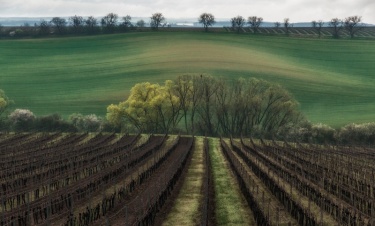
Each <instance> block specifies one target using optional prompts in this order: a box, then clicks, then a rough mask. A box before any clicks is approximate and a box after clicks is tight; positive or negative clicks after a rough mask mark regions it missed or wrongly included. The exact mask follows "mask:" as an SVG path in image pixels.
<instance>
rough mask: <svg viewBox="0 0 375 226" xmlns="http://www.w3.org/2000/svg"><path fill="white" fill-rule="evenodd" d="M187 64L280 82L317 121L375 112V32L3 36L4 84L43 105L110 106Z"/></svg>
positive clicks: (47, 108) (70, 108)
mask: <svg viewBox="0 0 375 226" xmlns="http://www.w3.org/2000/svg"><path fill="white" fill-rule="evenodd" d="M185 73H194V74H196V73H205V74H211V75H214V76H224V77H227V78H228V79H229V78H232V77H240V76H241V77H257V78H263V79H266V80H270V81H273V82H278V83H281V84H282V85H283V86H284V87H286V88H287V89H288V90H289V91H290V92H291V93H293V95H294V96H295V97H296V99H297V100H298V101H299V102H300V104H301V109H302V111H303V112H304V113H305V114H306V115H307V117H308V118H309V119H310V120H311V121H312V122H315V123H316V122H323V123H327V124H329V125H332V126H341V125H343V124H347V123H349V122H358V123H359V122H368V121H375V41H374V40H331V39H321V40H318V39H307V38H291V37H275V36H261V35H259V36H254V35H248V34H240V35H238V34H232V33H201V32H190V33H189V32H158V33H156V32H155V33H153V32H138V33H128V34H116V35H101V36H92V37H87V36H86V37H73V38H51V39H25V40H0V89H3V90H4V91H5V92H6V94H7V95H8V97H10V98H11V99H13V100H14V101H15V103H16V104H15V106H14V107H16V108H28V109H30V110H32V111H33V112H34V113H36V114H37V115H45V114H50V113H55V112H59V113H61V114H62V115H63V116H65V117H66V116H68V115H70V114H71V113H74V112H80V113H83V114H90V113H96V114H98V115H102V116H104V115H105V112H106V106H107V105H108V104H110V103H116V104H117V103H118V102H119V101H122V100H124V99H125V98H126V95H127V94H128V92H129V90H130V88H131V87H132V86H133V85H134V84H135V83H138V82H144V81H150V82H163V81H164V80H166V79H173V78H174V77H175V76H178V75H181V74H185Z"/></svg>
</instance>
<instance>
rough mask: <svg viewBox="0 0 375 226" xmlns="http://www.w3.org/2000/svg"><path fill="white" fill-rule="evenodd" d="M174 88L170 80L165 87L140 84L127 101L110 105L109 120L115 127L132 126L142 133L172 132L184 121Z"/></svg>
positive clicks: (145, 83)
mask: <svg viewBox="0 0 375 226" xmlns="http://www.w3.org/2000/svg"><path fill="white" fill-rule="evenodd" d="M173 87H174V83H173V82H172V81H170V80H167V81H166V82H165V85H164V86H161V85H159V84H152V83H149V82H144V83H138V84H136V85H135V86H134V87H133V88H132V89H131V91H130V95H129V97H128V99H127V100H126V101H124V102H120V103H119V104H118V105H114V104H111V105H109V106H108V108H107V119H108V121H109V122H111V123H112V124H115V125H122V124H123V123H130V124H132V125H133V126H135V127H136V128H137V129H138V130H139V131H141V132H154V133H156V132H162V133H168V132H170V130H171V129H173V128H175V127H176V125H177V124H178V122H179V121H180V120H181V114H180V112H181V110H180V109H181V108H180V100H179V98H178V97H177V95H175V91H174V89H173Z"/></svg>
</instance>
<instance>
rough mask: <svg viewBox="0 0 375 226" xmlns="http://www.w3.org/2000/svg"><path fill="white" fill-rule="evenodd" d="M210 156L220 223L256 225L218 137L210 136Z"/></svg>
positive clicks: (217, 214) (217, 218)
mask: <svg viewBox="0 0 375 226" xmlns="http://www.w3.org/2000/svg"><path fill="white" fill-rule="evenodd" d="M209 142H210V150H209V154H210V158H211V165H212V173H213V181H214V182H213V183H214V186H215V205H216V208H215V214H216V221H217V224H218V225H256V224H255V220H254V218H253V214H252V212H251V210H250V208H249V206H248V205H247V203H246V200H245V198H244V197H243V196H242V195H241V194H242V193H241V190H240V187H239V186H238V184H237V182H236V179H235V177H234V176H233V175H232V174H231V172H230V170H229V169H230V166H229V163H228V162H227V161H226V160H225V156H224V155H223V153H222V151H221V147H220V142H219V139H218V138H210V139H209Z"/></svg>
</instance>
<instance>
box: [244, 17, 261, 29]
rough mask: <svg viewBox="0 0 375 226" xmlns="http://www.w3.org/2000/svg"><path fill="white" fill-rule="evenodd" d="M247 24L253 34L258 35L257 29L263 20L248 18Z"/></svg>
mask: <svg viewBox="0 0 375 226" xmlns="http://www.w3.org/2000/svg"><path fill="white" fill-rule="evenodd" d="M247 23H248V24H249V25H250V27H251V28H252V29H253V31H254V33H258V30H259V27H260V25H261V24H262V23H263V18H262V17H256V16H250V17H249V18H247Z"/></svg>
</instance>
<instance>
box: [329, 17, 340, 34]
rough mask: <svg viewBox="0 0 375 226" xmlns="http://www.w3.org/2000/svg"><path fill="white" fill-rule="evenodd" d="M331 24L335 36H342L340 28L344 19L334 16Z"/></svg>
mask: <svg viewBox="0 0 375 226" xmlns="http://www.w3.org/2000/svg"><path fill="white" fill-rule="evenodd" d="M329 26H330V27H331V30H332V35H333V37H334V38H340V30H341V29H342V20H340V19H338V18H333V19H331V21H330V22H329Z"/></svg>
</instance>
